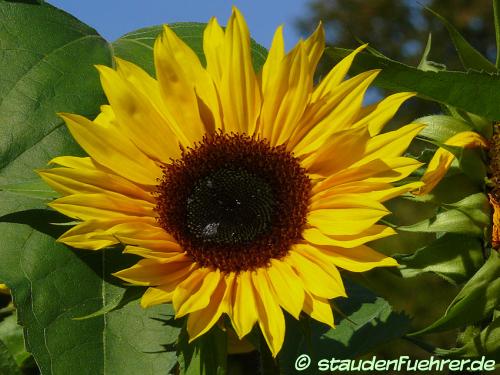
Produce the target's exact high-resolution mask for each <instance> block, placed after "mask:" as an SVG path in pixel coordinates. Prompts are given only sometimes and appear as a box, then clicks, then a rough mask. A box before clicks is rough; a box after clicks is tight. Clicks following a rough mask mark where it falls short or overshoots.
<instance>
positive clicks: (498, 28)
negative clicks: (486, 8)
mask: <svg viewBox="0 0 500 375" xmlns="http://www.w3.org/2000/svg"><path fill="white" fill-rule="evenodd" d="M493 16H494V19H495V39H496V42H497V43H496V44H497V58H496V62H495V66H496V67H497V69H498V68H500V0H493Z"/></svg>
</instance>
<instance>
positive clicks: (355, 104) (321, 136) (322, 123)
mask: <svg viewBox="0 0 500 375" xmlns="http://www.w3.org/2000/svg"><path fill="white" fill-rule="evenodd" d="M379 72H380V71H379V70H373V71H368V72H365V73H361V74H359V75H357V76H356V77H354V78H351V79H350V80H349V81H346V82H344V84H343V86H346V87H347V85H348V84H349V85H351V84H352V88H351V89H350V90H349V91H347V92H346V93H345V94H344V93H343V91H342V90H340V87H339V90H338V91H337V92H335V93H333V94H332V95H331V96H330V97H328V98H327V99H324V100H328V101H327V102H326V103H325V104H323V103H322V104H321V106H320V107H319V109H314V118H312V119H309V118H308V119H307V123H308V124H310V125H309V126H307V125H306V126H304V127H302V126H301V127H300V128H303V129H304V130H299V132H298V134H301V133H304V131H305V130H307V134H304V135H303V136H302V137H301V139H300V141H298V143H297V145H296V146H294V147H293V151H294V153H295V154H296V155H304V154H308V153H309V152H312V151H316V150H317V149H319V148H320V147H321V145H322V144H323V143H324V142H325V141H326V140H327V139H328V138H329V137H330V136H331V135H332V134H333V133H335V132H338V131H340V130H344V129H347V128H349V127H350V126H351V121H352V119H353V118H354V116H355V115H356V114H357V112H358V111H359V110H360V108H361V105H362V103H363V98H364V95H365V92H366V90H367V89H368V87H369V86H370V84H371V83H372V82H373V80H374V79H375V78H376V76H377V75H378V73H379ZM308 111H309V113H310V112H311V111H312V110H311V109H309V110H308ZM305 116H307V114H306V115H305Z"/></svg>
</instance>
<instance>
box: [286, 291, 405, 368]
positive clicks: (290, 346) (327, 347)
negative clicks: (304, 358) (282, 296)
mask: <svg viewBox="0 0 500 375" xmlns="http://www.w3.org/2000/svg"><path fill="white" fill-rule="evenodd" d="M346 288H347V295H348V298H347V299H341V298H338V299H334V300H333V301H332V303H333V306H334V307H335V310H336V311H337V314H336V316H335V319H336V327H335V328H334V329H329V327H327V326H326V325H324V324H321V323H318V322H316V321H314V320H312V319H309V318H308V322H309V323H308V325H309V326H310V328H308V326H307V325H306V326H305V325H304V323H303V322H298V321H296V320H295V319H293V318H289V319H288V321H287V331H286V336H285V344H284V346H283V349H282V350H281V352H280V354H279V355H278V360H279V365H280V368H281V372H282V373H284V374H294V373H295V369H294V364H295V361H296V359H297V357H298V356H299V355H301V354H307V355H309V356H310V358H311V366H310V367H309V369H308V371H304V373H306V374H309V373H310V374H316V373H318V369H317V367H316V364H317V363H318V361H319V360H320V359H323V358H332V356H334V357H335V358H336V359H346V358H356V357H359V356H360V355H363V354H366V353H368V352H369V351H371V350H373V349H374V348H376V347H379V346H380V345H382V344H384V343H387V342H389V341H391V340H394V339H396V338H400V337H402V336H404V335H405V334H406V333H407V332H408V329H409V323H410V321H409V319H408V317H407V316H405V315H403V314H400V313H396V312H394V311H393V310H392V308H391V306H390V305H389V303H388V302H387V301H386V300H384V299H383V298H380V297H377V296H376V295H374V294H373V293H372V292H370V291H369V290H367V289H365V288H363V287H361V286H359V285H357V284H354V283H352V282H346ZM339 311H340V312H341V313H339ZM343 315H345V317H342V316H343ZM309 329H310V330H309Z"/></svg>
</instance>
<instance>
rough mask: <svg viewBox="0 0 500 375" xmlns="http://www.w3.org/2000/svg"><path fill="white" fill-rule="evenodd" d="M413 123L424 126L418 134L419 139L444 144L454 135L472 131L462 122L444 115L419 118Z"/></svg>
mask: <svg viewBox="0 0 500 375" xmlns="http://www.w3.org/2000/svg"><path fill="white" fill-rule="evenodd" d="M413 122H414V123H416V124H424V125H426V127H425V128H423V129H422V131H421V132H420V133H419V136H420V137H425V138H429V139H432V140H433V141H436V142H439V143H445V142H446V141H447V140H448V139H450V138H451V137H453V136H454V135H455V134H458V133H461V132H464V131H470V130H472V128H471V126H470V125H469V124H468V123H467V122H465V121H464V120H459V119H456V118H454V117H451V116H446V115H431V116H425V117H420V118H418V119H416V120H414V121H413Z"/></svg>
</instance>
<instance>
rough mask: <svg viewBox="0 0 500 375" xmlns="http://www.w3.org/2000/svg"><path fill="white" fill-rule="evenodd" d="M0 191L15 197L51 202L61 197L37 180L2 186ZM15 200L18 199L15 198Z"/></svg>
mask: <svg viewBox="0 0 500 375" xmlns="http://www.w3.org/2000/svg"><path fill="white" fill-rule="evenodd" d="M0 191H4V192H8V193H11V194H13V195H16V194H19V195H23V196H26V197H29V198H35V199H41V200H45V201H49V200H51V199H54V198H57V197H58V196H59V194H58V193H56V192H55V191H54V190H52V189H51V188H50V186H48V185H47V184H46V183H45V182H44V181H42V180H41V179H39V178H37V179H36V180H31V181H25V182H20V183H17V184H6V185H0ZM13 199H16V197H15V196H13Z"/></svg>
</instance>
